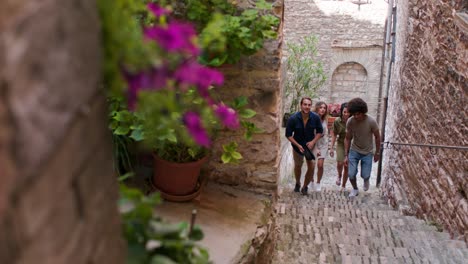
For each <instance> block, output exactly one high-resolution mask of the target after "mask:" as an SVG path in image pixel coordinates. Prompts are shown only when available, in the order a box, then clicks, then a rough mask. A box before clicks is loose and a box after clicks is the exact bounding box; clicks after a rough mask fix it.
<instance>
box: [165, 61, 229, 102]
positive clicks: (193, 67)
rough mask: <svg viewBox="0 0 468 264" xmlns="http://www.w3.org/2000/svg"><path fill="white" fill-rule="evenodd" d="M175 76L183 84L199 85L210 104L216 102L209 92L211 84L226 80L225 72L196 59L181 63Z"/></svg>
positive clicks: (199, 90) (202, 94)
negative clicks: (199, 62)
mask: <svg viewBox="0 0 468 264" xmlns="http://www.w3.org/2000/svg"><path fill="white" fill-rule="evenodd" d="M174 78H175V79H176V80H177V81H178V82H179V83H180V84H182V85H189V86H191V85H193V86H195V87H197V90H198V93H199V94H200V95H201V96H202V97H203V98H205V99H206V100H207V101H208V103H209V104H213V103H214V102H213V100H212V99H211V97H210V95H209V92H208V91H209V88H210V86H211V85H222V84H223V82H224V77H223V74H221V73H220V72H219V71H217V70H214V69H210V68H207V67H204V66H202V65H200V64H198V63H197V62H195V61H187V62H185V63H184V64H182V65H180V67H179V68H178V69H177V70H176V72H175V73H174Z"/></svg>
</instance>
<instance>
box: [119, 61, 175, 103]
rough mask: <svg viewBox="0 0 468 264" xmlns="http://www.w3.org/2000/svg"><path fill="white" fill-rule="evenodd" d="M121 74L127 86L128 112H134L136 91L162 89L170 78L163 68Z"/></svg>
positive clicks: (124, 71)
mask: <svg viewBox="0 0 468 264" xmlns="http://www.w3.org/2000/svg"><path fill="white" fill-rule="evenodd" d="M123 74H124V77H125V79H126V80H127V84H128V90H127V94H128V97H127V98H128V107H129V109H130V110H135V107H136V100H137V94H138V91H140V90H148V89H156V90H159V89H162V88H164V87H166V84H167V80H168V79H169V78H170V76H169V71H168V70H167V68H166V67H164V66H162V67H160V68H153V69H151V70H149V71H146V72H138V73H130V72H128V71H126V70H123Z"/></svg>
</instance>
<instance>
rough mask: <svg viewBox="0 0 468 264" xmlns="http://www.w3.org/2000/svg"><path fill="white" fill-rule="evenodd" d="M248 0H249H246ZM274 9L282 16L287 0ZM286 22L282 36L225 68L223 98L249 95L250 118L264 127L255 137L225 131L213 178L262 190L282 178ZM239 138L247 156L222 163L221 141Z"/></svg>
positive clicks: (210, 166) (208, 170) (213, 163)
mask: <svg viewBox="0 0 468 264" xmlns="http://www.w3.org/2000/svg"><path fill="white" fill-rule="evenodd" d="M243 2H245V3H247V1H243ZM273 6H274V9H273V13H274V14H275V15H276V16H277V17H279V18H281V17H282V14H283V1H282V0H278V1H273ZM281 32H282V23H281V24H280V28H279V29H278V38H277V39H276V40H269V41H266V42H265V45H264V48H263V49H262V50H261V51H259V52H257V53H256V54H255V55H253V56H249V57H246V58H243V59H242V60H241V61H240V62H239V63H237V64H236V65H226V66H223V67H222V68H221V70H222V72H223V73H224V76H225V85H224V86H223V87H222V88H221V89H219V92H220V96H221V99H222V100H225V101H227V102H229V101H232V100H233V98H235V97H238V96H241V95H242V96H247V97H248V99H249V105H248V107H249V108H251V109H253V110H255V111H256V112H257V115H256V116H255V117H254V118H252V119H251V120H250V121H251V122H253V123H255V125H256V126H257V127H259V128H260V129H262V130H263V132H262V133H259V134H255V135H254V136H253V139H252V141H249V142H247V141H245V140H243V133H241V132H242V131H241V130H240V131H223V132H222V133H221V134H220V135H219V137H218V138H217V140H216V141H215V146H214V148H213V151H212V158H211V160H210V162H209V164H208V165H207V166H206V168H205V170H204V171H205V173H208V174H209V175H210V178H211V179H213V180H215V181H218V182H221V183H226V184H232V185H241V186H244V187H246V188H248V189H252V190H255V191H258V192H265V191H266V192H270V191H271V190H275V189H276V186H277V181H278V171H279V158H278V152H279V149H280V139H279V136H280V119H281V117H280V115H281V114H280V105H281V91H280V89H281V78H280V69H281V56H282V50H281V49H282V35H281ZM232 140H236V141H237V142H238V144H239V148H238V149H239V152H241V153H242V155H243V159H242V160H241V162H240V163H239V164H222V163H221V158H220V157H221V153H222V147H221V145H223V144H227V143H229V142H231V141H232Z"/></svg>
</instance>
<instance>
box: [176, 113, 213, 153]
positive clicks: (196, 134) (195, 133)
mask: <svg viewBox="0 0 468 264" xmlns="http://www.w3.org/2000/svg"><path fill="white" fill-rule="evenodd" d="M183 121H184V124H185V127H187V130H188V132H189V134H190V135H191V136H192V138H193V140H194V141H195V143H197V144H198V145H200V146H204V147H209V146H210V144H211V140H210V138H209V136H208V133H207V132H206V130H205V129H204V128H203V125H202V122H201V119H200V116H199V115H198V114H197V113H195V112H187V113H185V115H184V117H183Z"/></svg>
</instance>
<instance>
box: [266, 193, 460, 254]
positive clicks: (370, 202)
mask: <svg viewBox="0 0 468 264" xmlns="http://www.w3.org/2000/svg"><path fill="white" fill-rule="evenodd" d="M348 194H349V192H347V191H345V192H340V191H338V190H327V189H322V191H321V192H310V193H309V195H307V196H303V195H301V194H299V193H294V192H292V191H290V190H283V191H282V192H281V191H280V195H279V199H278V203H277V205H276V208H275V209H276V210H275V212H276V214H277V225H278V231H279V234H280V237H279V240H278V243H277V245H276V247H277V250H278V254H276V255H275V257H274V260H273V263H465V262H467V261H466V260H468V248H467V246H466V244H465V242H463V241H455V240H450V236H449V235H448V234H447V233H444V232H437V228H436V227H435V226H432V225H428V224H427V223H426V222H425V221H423V220H420V219H417V218H415V217H412V216H405V215H401V213H400V212H398V211H396V210H393V209H392V208H391V207H389V206H388V205H387V203H386V202H385V200H383V199H380V197H378V195H377V194H376V193H375V192H374V193H364V192H363V193H361V194H360V195H359V196H358V197H355V198H353V199H348V197H347V196H348ZM286 260H291V261H286Z"/></svg>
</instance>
